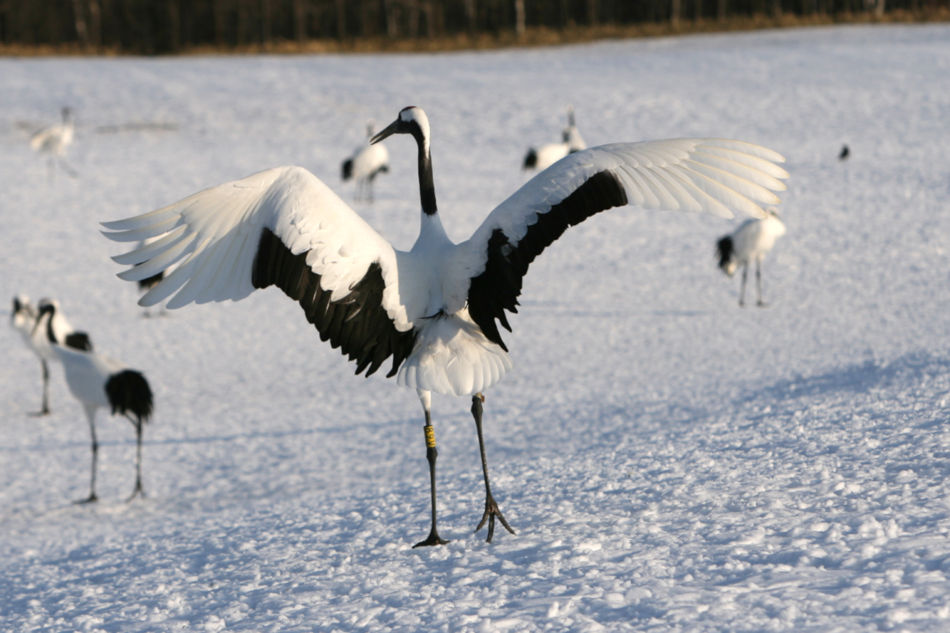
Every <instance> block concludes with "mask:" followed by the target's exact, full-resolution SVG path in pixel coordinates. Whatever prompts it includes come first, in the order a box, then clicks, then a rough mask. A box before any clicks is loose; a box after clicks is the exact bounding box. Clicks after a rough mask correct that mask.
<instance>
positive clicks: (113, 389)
mask: <svg viewBox="0 0 950 633" xmlns="http://www.w3.org/2000/svg"><path fill="white" fill-rule="evenodd" d="M106 395H108V397H109V403H110V404H111V405H112V413H113V415H114V414H116V413H120V414H122V415H132V416H134V417H135V418H136V419H137V420H138V421H139V422H148V419H149V418H150V417H151V415H152V390H151V389H150V388H149V386H148V381H147V380H145V376H143V375H142V373H141V372H138V371H135V370H134V369H125V370H122V371H120V372H118V373H116V374H112V376H110V377H109V380H108V382H106Z"/></svg>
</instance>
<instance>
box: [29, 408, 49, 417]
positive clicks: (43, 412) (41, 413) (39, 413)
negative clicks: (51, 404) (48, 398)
mask: <svg viewBox="0 0 950 633" xmlns="http://www.w3.org/2000/svg"><path fill="white" fill-rule="evenodd" d="M49 414H50V410H49V409H41V410H39V411H30V412H29V413H28V414H27V415H29V416H30V417H31V418H41V417H43V416H44V415H49Z"/></svg>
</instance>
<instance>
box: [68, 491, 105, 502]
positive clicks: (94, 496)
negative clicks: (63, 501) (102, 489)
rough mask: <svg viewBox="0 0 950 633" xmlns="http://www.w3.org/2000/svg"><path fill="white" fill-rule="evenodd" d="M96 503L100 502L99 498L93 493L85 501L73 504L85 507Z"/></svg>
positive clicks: (81, 500)
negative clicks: (87, 504) (84, 505)
mask: <svg viewBox="0 0 950 633" xmlns="http://www.w3.org/2000/svg"><path fill="white" fill-rule="evenodd" d="M96 501H99V497H97V496H96V493H94V492H93V493H91V494H90V495H89V496H88V497H86V498H85V499H79V500H78V501H73V503H75V504H77V505H83V504H86V503H95V502H96Z"/></svg>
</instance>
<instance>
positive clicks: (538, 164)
mask: <svg viewBox="0 0 950 633" xmlns="http://www.w3.org/2000/svg"><path fill="white" fill-rule="evenodd" d="M582 149H587V143H586V142H584V137H582V136H581V133H580V131H579V130H578V129H577V126H576V125H575V124H574V108H569V109H568V111H567V127H566V128H564V130H563V131H562V132H561V142H559V143H545V144H544V145H540V146H538V147H536V148H534V149H532V150H530V151H529V155H530V154H532V153H533V155H534V161H533V164H529V162H528V161H527V160H526V161H525V169H536V170H538V171H542V170H544V169H547V168H548V167H550V166H551V165H553V164H554V163H556V162H557V161H559V160H561V159H562V158H564V157H565V156H567V155H568V154H571V153H573V152H579V151H580V150H582Z"/></svg>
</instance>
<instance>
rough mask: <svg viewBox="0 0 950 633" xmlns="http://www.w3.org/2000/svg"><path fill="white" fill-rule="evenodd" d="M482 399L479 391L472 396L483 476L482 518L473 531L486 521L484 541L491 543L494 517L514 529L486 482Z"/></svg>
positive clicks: (486, 463)
mask: <svg viewBox="0 0 950 633" xmlns="http://www.w3.org/2000/svg"><path fill="white" fill-rule="evenodd" d="M484 401H485V396H483V395H482V394H480V393H476V394H475V395H474V396H472V417H474V418H475V430H476V431H478V450H479V452H480V453H481V456H482V474H483V475H484V476H485V512H484V514H482V520H481V521H479V522H478V527H476V528H475V531H476V532H478V531H479V530H480V529H482V527H484V525H485V522H486V521H487V522H488V538H486V539H485V542H486V543H491V540H492V537H493V536H494V535H495V517H497V518H498V520H499V521H501V524H502V526H504V528H505V529H506V530H508V531H509V532H510V533H512V534H514V533H515V531H514V530H512V529H511V526H510V525H508V521H506V520H505V517H504V516H503V515H502V514H501V510H499V509H498V504H497V503H495V498H494V497H492V494H491V484H489V483H488V460H487V459H485V439H484V437H482V403H483V402H484Z"/></svg>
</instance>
